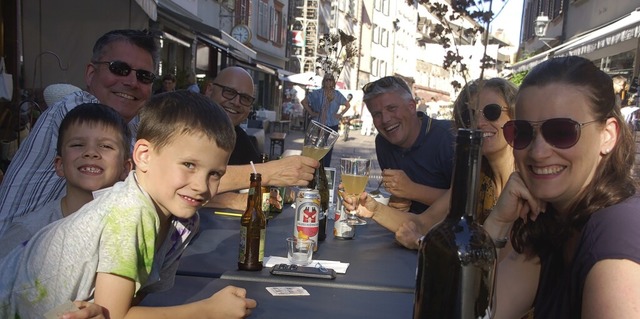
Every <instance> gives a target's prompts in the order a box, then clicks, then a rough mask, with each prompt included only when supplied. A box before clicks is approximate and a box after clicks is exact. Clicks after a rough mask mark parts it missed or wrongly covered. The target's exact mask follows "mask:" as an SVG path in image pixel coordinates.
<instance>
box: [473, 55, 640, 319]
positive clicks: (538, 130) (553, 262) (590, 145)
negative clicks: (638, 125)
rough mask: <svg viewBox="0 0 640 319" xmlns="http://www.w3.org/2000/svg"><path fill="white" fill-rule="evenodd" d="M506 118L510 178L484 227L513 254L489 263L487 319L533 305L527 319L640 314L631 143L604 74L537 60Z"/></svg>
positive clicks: (638, 217)
mask: <svg viewBox="0 0 640 319" xmlns="http://www.w3.org/2000/svg"><path fill="white" fill-rule="evenodd" d="M515 118H516V120H513V121H509V122H507V123H506V124H505V125H504V128H503V132H504V136H505V138H506V140H507V142H508V143H509V144H510V145H511V146H513V148H514V158H515V162H516V167H517V172H515V173H513V174H512V175H511V177H510V179H509V181H508V182H507V185H506V186H505V189H504V191H503V192H502V195H501V196H500V198H499V200H498V203H497V204H496V206H495V208H494V210H493V211H492V212H491V214H490V215H489V217H488V218H487V220H486V221H485V223H484V227H485V229H486V230H487V231H488V232H489V234H490V235H491V236H492V238H494V239H495V240H497V239H501V238H507V237H509V238H510V241H511V243H512V245H513V248H514V250H513V251H511V252H509V253H508V254H502V256H501V257H503V259H502V261H501V263H500V264H499V266H498V274H497V312H496V316H495V318H516V317H518V316H519V315H521V314H523V313H524V312H526V311H528V310H529V309H531V308H532V307H533V308H534V309H535V311H534V313H535V317H536V318H607V319H609V318H640V265H639V263H640V197H638V195H637V193H636V183H635V181H634V180H633V179H632V177H631V175H630V171H631V167H632V165H633V163H634V153H635V143H634V141H633V137H632V135H631V131H630V130H629V127H628V126H627V125H625V124H624V120H623V117H622V115H621V113H620V108H619V106H617V105H616V100H615V95H614V91H613V85H612V81H611V78H610V77H609V76H608V75H607V74H606V73H604V72H603V71H601V70H599V69H598V68H597V67H596V66H595V65H594V64H593V63H592V62H591V61H589V60H586V59H584V58H580V57H563V58H556V59H552V60H548V61H545V62H543V63H541V64H540V65H538V66H536V67H535V68H534V69H533V70H531V71H530V72H529V74H528V75H527V76H526V78H525V79H524V81H523V83H522V85H521V86H520V91H519V93H518V97H517V102H516V114H515ZM504 255H506V256H504ZM538 259H539V264H538V263H537V260H538Z"/></svg>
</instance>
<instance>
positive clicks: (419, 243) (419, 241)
mask: <svg viewBox="0 0 640 319" xmlns="http://www.w3.org/2000/svg"><path fill="white" fill-rule="evenodd" d="M424 236H425V235H422V237H420V238H418V240H417V243H418V249H420V246H422V241H423V240H424Z"/></svg>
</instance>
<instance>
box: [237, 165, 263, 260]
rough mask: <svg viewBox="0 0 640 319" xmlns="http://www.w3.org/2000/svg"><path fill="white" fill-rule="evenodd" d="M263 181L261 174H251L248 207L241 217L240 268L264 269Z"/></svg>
mask: <svg viewBox="0 0 640 319" xmlns="http://www.w3.org/2000/svg"><path fill="white" fill-rule="evenodd" d="M261 181H262V176H261V175H260V174H258V173H252V174H251V186H250V187H249V197H248V198H247V209H246V210H245V211H244V213H243V214H242V217H241V218H240V250H239V254H238V269H240V270H262V260H263V259H264V241H265V234H266V227H267V219H266V217H265V215H264V213H263V212H262V205H261V204H262V194H261V185H260V183H261Z"/></svg>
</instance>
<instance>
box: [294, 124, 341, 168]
mask: <svg viewBox="0 0 640 319" xmlns="http://www.w3.org/2000/svg"><path fill="white" fill-rule="evenodd" d="M338 137H339V135H338V132H336V131H334V130H332V129H331V128H329V127H328V126H326V125H323V124H320V123H319V122H316V121H311V123H310V124H309V127H308V128H307V132H306V133H305V134H304V145H303V146H302V156H308V157H311V158H313V159H315V160H317V161H319V160H321V159H322V158H323V157H324V156H325V155H327V153H328V152H329V150H331V148H332V147H333V144H335V143H336V141H337V140H338Z"/></svg>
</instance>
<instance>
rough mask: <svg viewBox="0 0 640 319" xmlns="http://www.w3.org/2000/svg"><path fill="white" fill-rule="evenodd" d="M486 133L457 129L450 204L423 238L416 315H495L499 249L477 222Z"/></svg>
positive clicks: (463, 316) (414, 309) (460, 317)
mask: <svg viewBox="0 0 640 319" xmlns="http://www.w3.org/2000/svg"><path fill="white" fill-rule="evenodd" d="M481 144H482V132H480V131H475V130H466V129H460V130H458V136H457V139H456V161H455V164H454V173H453V181H452V183H451V185H452V187H451V205H450V210H449V213H448V215H447V217H446V218H445V220H444V221H443V222H442V223H440V224H438V225H436V226H435V227H434V228H432V229H431V230H430V231H429V232H428V233H427V235H426V236H425V237H424V238H423V240H422V243H421V244H420V247H419V252H418V275H417V277H416V291H415V299H414V308H413V318H414V319H419V318H452V319H462V318H492V317H493V315H494V312H495V305H494V300H495V299H494V298H495V296H494V276H495V267H496V248H495V246H494V243H493V241H492V239H491V237H490V236H489V234H487V232H486V231H485V230H484V228H482V226H481V225H479V224H478V222H477V213H479V212H480V211H481V210H480V209H479V208H478V203H477V200H476V199H477V195H478V190H479V189H480V187H479V186H480V185H479V182H480V178H479V174H480V167H481V165H480V160H481V156H480V148H481Z"/></svg>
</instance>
